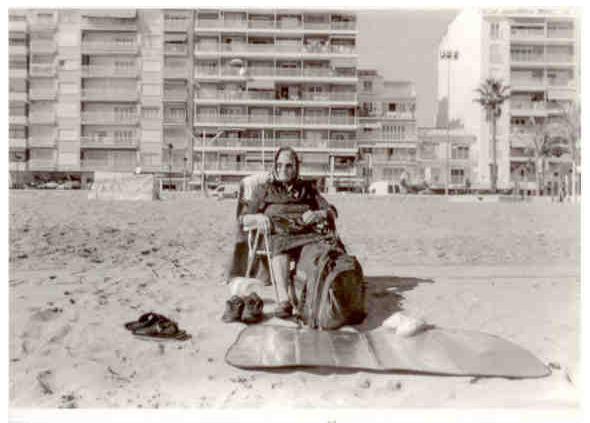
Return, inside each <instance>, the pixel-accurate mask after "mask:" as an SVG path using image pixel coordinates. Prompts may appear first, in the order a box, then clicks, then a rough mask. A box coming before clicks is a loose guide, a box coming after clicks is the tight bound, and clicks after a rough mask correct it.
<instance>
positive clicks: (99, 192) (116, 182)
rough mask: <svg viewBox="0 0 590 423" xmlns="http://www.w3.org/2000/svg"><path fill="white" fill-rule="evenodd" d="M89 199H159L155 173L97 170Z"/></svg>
mask: <svg viewBox="0 0 590 423" xmlns="http://www.w3.org/2000/svg"><path fill="white" fill-rule="evenodd" d="M88 199H89V200H134V201H135V200H157V199H158V189H157V186H156V183H155V180H154V176H153V175H136V174H129V173H114V172H95V174H94V183H93V184H92V188H91V189H90V191H89V192H88Z"/></svg>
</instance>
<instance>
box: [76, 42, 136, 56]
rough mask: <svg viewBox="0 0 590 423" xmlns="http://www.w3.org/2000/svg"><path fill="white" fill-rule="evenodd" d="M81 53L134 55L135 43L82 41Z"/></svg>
mask: <svg viewBox="0 0 590 423" xmlns="http://www.w3.org/2000/svg"><path fill="white" fill-rule="evenodd" d="M82 52H83V53H93V54H113V53H114V54H117V53H120V54H135V53H137V42H135V41H133V40H129V41H124V42H122V41H117V42H115V41H106V40H105V41H82Z"/></svg>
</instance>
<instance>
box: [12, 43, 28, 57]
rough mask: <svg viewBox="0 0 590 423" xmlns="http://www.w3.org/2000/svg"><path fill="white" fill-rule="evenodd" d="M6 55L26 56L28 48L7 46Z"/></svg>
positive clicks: (24, 46)
mask: <svg viewBox="0 0 590 423" xmlns="http://www.w3.org/2000/svg"><path fill="white" fill-rule="evenodd" d="M8 54H9V55H10V56H26V55H27V54H28V48H27V46H26V45H11V46H8Z"/></svg>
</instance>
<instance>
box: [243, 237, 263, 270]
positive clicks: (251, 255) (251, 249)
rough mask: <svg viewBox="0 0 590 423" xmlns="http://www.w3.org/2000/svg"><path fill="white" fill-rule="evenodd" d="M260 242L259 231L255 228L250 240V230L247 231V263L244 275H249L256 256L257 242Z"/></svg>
mask: <svg viewBox="0 0 590 423" xmlns="http://www.w3.org/2000/svg"><path fill="white" fill-rule="evenodd" d="M259 243H260V232H259V231H258V230H256V235H255V236H254V240H252V231H250V232H248V265H247V268H246V277H247V278H249V277H250V273H251V272H252V266H253V265H254V259H255V258H256V251H257V250H258V244H259Z"/></svg>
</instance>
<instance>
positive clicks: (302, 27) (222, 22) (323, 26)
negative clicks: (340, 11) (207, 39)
mask: <svg viewBox="0 0 590 423" xmlns="http://www.w3.org/2000/svg"><path fill="white" fill-rule="evenodd" d="M211 29H219V30H221V29H235V30H247V29H250V30H263V31H309V32H332V31H347V32H350V31H356V30H357V26H356V22H331V23H330V22H305V23H302V22H301V21H296V22H295V21H291V20H278V21H274V20H249V21H248V20H245V19H197V20H196V21H195V30H196V31H199V30H211Z"/></svg>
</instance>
